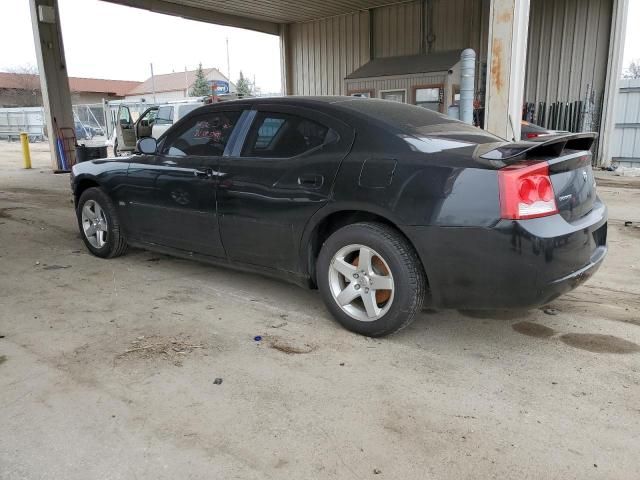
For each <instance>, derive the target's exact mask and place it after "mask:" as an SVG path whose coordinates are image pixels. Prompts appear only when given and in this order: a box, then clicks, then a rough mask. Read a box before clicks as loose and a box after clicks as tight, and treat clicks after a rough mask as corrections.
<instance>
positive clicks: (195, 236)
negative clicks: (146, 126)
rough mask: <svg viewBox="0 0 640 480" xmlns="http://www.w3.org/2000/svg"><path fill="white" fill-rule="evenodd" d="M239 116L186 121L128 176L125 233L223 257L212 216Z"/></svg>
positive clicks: (235, 113) (205, 115)
mask: <svg viewBox="0 0 640 480" xmlns="http://www.w3.org/2000/svg"><path fill="white" fill-rule="evenodd" d="M239 116H240V112H239V111H227V112H221V111H218V112H210V113H202V114H199V115H195V116H191V117H186V118H185V119H184V121H182V122H180V123H179V124H177V125H176V126H175V128H174V129H173V131H171V132H169V133H168V134H167V137H166V138H165V140H164V141H163V142H162V143H161V144H160V146H159V149H158V153H157V154H155V155H137V156H135V157H134V159H133V160H132V163H131V164H130V167H129V172H128V176H127V194H126V196H127V205H126V211H127V215H126V219H127V220H126V221H127V230H128V231H132V232H134V233H133V235H134V236H135V237H136V238H138V239H140V240H142V241H143V242H146V243H153V244H157V245H162V246H166V247H171V248H176V249H180V250H183V251H186V252H194V253H199V254H203V255H209V256H213V257H224V250H223V248H222V244H221V241H220V235H219V232H218V219H217V216H216V182H217V175H218V168H219V159H220V157H221V156H222V154H223V152H224V149H225V147H226V143H227V140H228V138H229V135H230V134H231V132H232V131H233V128H234V127H235V124H236V122H237V119H238V117H239Z"/></svg>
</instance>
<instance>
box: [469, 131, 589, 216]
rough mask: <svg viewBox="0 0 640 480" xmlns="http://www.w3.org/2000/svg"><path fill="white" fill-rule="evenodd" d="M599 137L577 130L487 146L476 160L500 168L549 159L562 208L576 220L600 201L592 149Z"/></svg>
mask: <svg viewBox="0 0 640 480" xmlns="http://www.w3.org/2000/svg"><path fill="white" fill-rule="evenodd" d="M596 138H597V134H595V133H577V134H566V135H555V136H549V137H538V138H536V139H532V140H531V141H527V142H505V143H500V144H491V145H483V146H482V147H483V148H482V151H478V152H477V153H476V155H475V159H476V161H479V162H481V163H485V164H487V163H488V164H490V165H491V166H492V167H493V168H497V169H500V168H503V167H506V166H508V165H513V164H516V163H522V162H526V163H535V162H547V164H548V165H549V177H550V179H551V183H552V185H553V191H554V193H555V200H556V205H557V207H558V211H559V213H560V215H562V217H563V218H564V219H565V220H567V221H568V222H572V221H575V220H578V219H579V218H581V217H583V216H584V215H586V214H588V213H589V212H590V211H591V210H592V208H593V204H594V202H595V201H596V183H595V178H594V174H593V169H592V168H591V159H592V154H591V151H590V150H591V147H592V146H593V142H594V141H595V139H596Z"/></svg>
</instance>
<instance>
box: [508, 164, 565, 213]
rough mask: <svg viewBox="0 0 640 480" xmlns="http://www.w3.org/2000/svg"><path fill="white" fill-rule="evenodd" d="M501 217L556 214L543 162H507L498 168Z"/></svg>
mask: <svg viewBox="0 0 640 480" xmlns="http://www.w3.org/2000/svg"><path fill="white" fill-rule="evenodd" d="M498 181H499V184H500V212H501V215H502V218H506V219H511V220H523V219H527V218H537V217H545V216H547V215H553V214H556V213H558V207H557V205H556V199H555V193H554V191H553V185H552V184H551V179H550V178H549V165H548V164H547V163H535V164H518V165H510V166H508V167H505V168H503V169H502V170H499V171H498Z"/></svg>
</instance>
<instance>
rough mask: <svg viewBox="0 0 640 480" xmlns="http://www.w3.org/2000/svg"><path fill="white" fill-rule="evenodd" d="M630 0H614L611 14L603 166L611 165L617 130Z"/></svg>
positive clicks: (602, 126)
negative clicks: (616, 119)
mask: <svg viewBox="0 0 640 480" xmlns="http://www.w3.org/2000/svg"><path fill="white" fill-rule="evenodd" d="M628 13H629V0H614V2H613V11H612V15H611V38H610V40H609V58H608V61H607V79H606V83H605V89H604V99H603V102H602V117H601V122H600V142H599V143H598V152H597V158H598V162H599V164H600V165H601V166H603V167H608V166H610V165H611V141H612V140H613V134H614V130H615V113H616V112H615V107H616V103H617V102H616V95H618V89H619V86H620V84H619V82H620V74H621V73H622V61H623V54H624V41H625V36H626V32H627V16H628Z"/></svg>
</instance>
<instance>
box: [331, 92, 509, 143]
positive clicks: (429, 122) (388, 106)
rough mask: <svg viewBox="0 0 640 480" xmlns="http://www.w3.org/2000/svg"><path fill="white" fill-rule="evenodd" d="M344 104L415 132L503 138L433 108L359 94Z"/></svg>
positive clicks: (488, 139)
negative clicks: (360, 96)
mask: <svg viewBox="0 0 640 480" xmlns="http://www.w3.org/2000/svg"><path fill="white" fill-rule="evenodd" d="M340 106H342V107H345V108H349V109H351V110H353V111H355V112H358V113H362V114H364V115H367V116H370V117H374V118H376V119H377V120H379V121H381V122H383V123H386V124H387V125H389V126H390V127H395V128H398V129H400V130H403V131H404V132H406V133H408V134H410V135H414V136H424V135H429V136H438V135H442V136H446V137H450V136H455V135H458V134H459V135H465V136H469V135H473V136H474V141H476V142H477V143H489V142H499V141H501V140H502V139H500V138H499V137H496V136H495V135H492V134H491V133H489V132H487V131H485V130H481V129H479V128H476V127H474V126H473V125H469V124H466V123H463V122H461V121H459V120H454V119H453V118H450V117H447V116H446V115H443V114H441V113H438V112H434V111H433V110H429V109H427V108H422V107H418V106H415V105H408V104H406V103H397V102H388V101H385V100H377V99H364V98H358V99H354V100H351V101H347V102H343V103H341V104H340Z"/></svg>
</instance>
